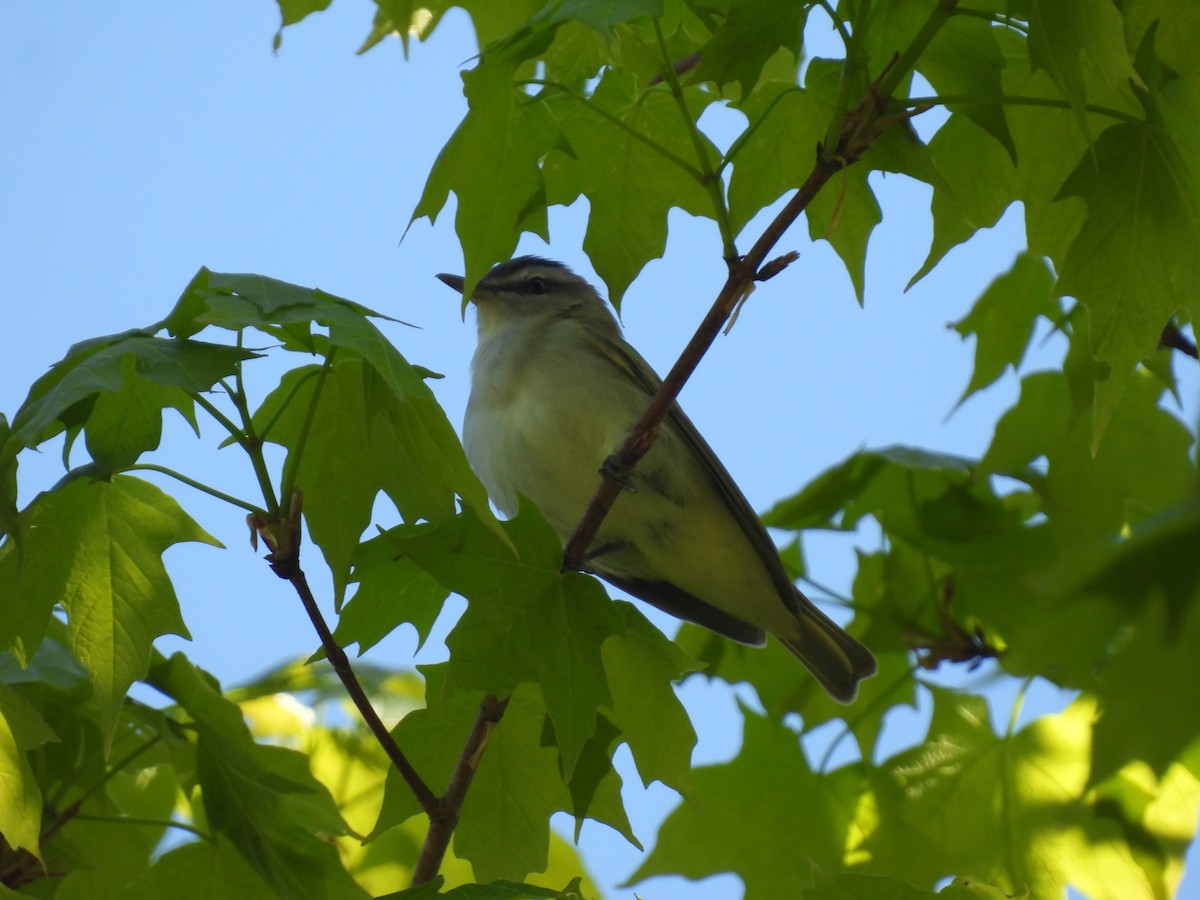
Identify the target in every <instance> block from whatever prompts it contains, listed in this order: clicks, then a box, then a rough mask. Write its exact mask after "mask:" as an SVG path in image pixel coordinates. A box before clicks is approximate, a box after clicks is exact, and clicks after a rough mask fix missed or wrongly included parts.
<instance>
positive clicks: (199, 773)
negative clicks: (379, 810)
mask: <svg viewBox="0 0 1200 900" xmlns="http://www.w3.org/2000/svg"><path fill="white" fill-rule="evenodd" d="M157 686H159V687H160V689H162V690H164V691H166V692H167V693H168V694H169V695H170V696H172V697H174V698H175V700H176V701H178V703H179V704H180V705H181V706H182V707H183V708H184V709H185V710H186V711H187V712H188V714H189V715H191V717H192V718H193V719H194V720H195V725H196V729H197V732H198V738H197V742H196V777H197V780H198V783H199V785H200V787H201V789H202V791H203V794H204V809H205V811H206V813H207V815H208V820H209V823H210V824H211V825H212V827H213V828H214V829H216V830H218V831H220V832H221V833H223V834H225V835H226V836H227V837H228V838H229V839H230V840H231V841H232V842H233V844H234V846H236V847H237V849H238V851H239V852H240V853H241V854H242V856H244V857H245V858H246V860H247V861H248V862H249V863H250V864H251V866H253V867H254V870H255V871H256V872H257V873H258V875H259V876H260V877H261V878H262V879H263V880H264V881H265V882H266V883H267V884H269V885H271V887H272V888H273V889H274V890H275V891H277V892H278V893H279V894H280V896H282V897H285V898H302V900H308V898H314V900H318V898H319V900H323V898H327V897H338V898H341V897H346V898H350V897H365V894H364V893H363V891H362V890H361V889H360V888H358V887H357V886H355V885H354V882H353V881H352V880H351V879H350V876H349V875H347V874H346V872H345V870H344V869H343V868H342V866H341V863H340V861H339V860H338V856H337V851H336V848H335V847H334V846H332V845H331V844H330V843H329V842H328V841H327V839H326V838H327V836H328V835H330V834H345V833H346V832H347V827H346V824H345V822H344V821H343V820H342V817H341V814H340V813H339V812H338V809H337V805H336V804H335V803H334V801H333V798H332V797H331V796H330V795H329V791H328V790H327V789H326V788H325V786H324V785H322V784H321V783H320V782H318V781H317V780H316V779H314V778H313V776H312V773H311V772H310V771H309V768H308V757H307V756H305V755H304V754H302V753H299V752H297V751H295V750H290V749H287V748H285V747H274V746H266V745H262V744H256V743H255V742H254V740H253V739H252V738H251V736H250V731H249V729H248V728H247V727H246V725H245V722H244V721H243V720H242V714H241V710H239V709H238V707H237V706H236V705H235V704H233V703H231V702H230V701H229V700H227V699H225V698H224V697H223V696H222V695H221V693H220V691H219V689H218V687H217V686H216V685H215V684H214V683H212V682H211V681H210V680H208V679H206V678H205V673H203V672H201V671H200V670H198V669H196V668H195V667H194V666H192V665H191V663H189V662H188V661H187V660H186V659H184V658H183V656H182V655H180V654H175V655H174V656H173V657H172V658H171V660H170V661H169V662H168V663H166V664H165V665H164V666H163V667H162V669H161V670H160V671H159V672H158V673H157Z"/></svg>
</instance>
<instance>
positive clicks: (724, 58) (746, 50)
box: [689, 0, 809, 97]
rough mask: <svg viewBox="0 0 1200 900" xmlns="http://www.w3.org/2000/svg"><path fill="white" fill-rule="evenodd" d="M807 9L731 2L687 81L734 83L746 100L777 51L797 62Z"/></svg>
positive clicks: (790, 0) (796, 2)
mask: <svg viewBox="0 0 1200 900" xmlns="http://www.w3.org/2000/svg"><path fill="white" fill-rule="evenodd" d="M808 10H809V6H808V5H807V4H805V3H803V2H801V0H784V2H779V0H733V2H731V3H730V4H729V9H728V12H727V13H726V15H725V18H724V20H723V21H722V22H721V24H720V26H719V27H718V28H717V30H716V32H715V33H714V34H713V36H712V39H711V40H709V42H708V43H707V44H705V45H704V47H703V48H702V49H701V51H700V64H699V65H698V66H696V69H695V71H694V73H693V74H692V76H691V78H690V79H689V80H690V81H692V82H702V81H713V82H716V84H717V85H718V86H719V87H724V86H725V85H727V84H732V83H733V82H737V83H738V86H739V88H740V89H741V94H742V96H743V97H745V96H746V95H748V94H749V93H750V92H751V91H752V90H753V89H754V86H755V84H756V83H757V82H758V79H759V76H760V75H761V73H762V69H763V66H764V65H765V64H766V62H767V60H768V59H770V58H771V57H772V56H773V55H774V54H775V53H776V52H777V51H779V50H786V51H788V52H789V53H790V54H791V55H792V57H793V59H795V60H796V62H797V64H798V63H799V60H800V56H801V54H800V47H801V42H802V38H803V34H804V23H805V21H806V19H807V18H808Z"/></svg>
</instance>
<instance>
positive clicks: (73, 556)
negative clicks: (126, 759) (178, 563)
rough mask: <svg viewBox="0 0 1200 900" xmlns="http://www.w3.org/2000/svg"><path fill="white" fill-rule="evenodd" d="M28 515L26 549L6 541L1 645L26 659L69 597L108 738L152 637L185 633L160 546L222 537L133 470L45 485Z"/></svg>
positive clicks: (0, 559) (1, 566) (1, 563)
mask: <svg viewBox="0 0 1200 900" xmlns="http://www.w3.org/2000/svg"><path fill="white" fill-rule="evenodd" d="M27 515H28V516H29V520H28V521H29V527H28V530H27V532H26V536H25V546H24V554H23V556H22V555H20V554H17V553H16V552H14V550H13V547H12V545H11V544H9V545H6V546H5V547H4V548H3V549H2V550H0V645H2V646H5V647H9V648H11V649H13V650H14V651H15V652H16V653H17V655H18V657H20V658H21V659H22V661H27V660H28V659H29V658H30V657H31V656H32V654H33V652H34V651H35V650H36V649H37V647H38V644H40V643H41V640H42V637H43V636H44V635H45V633H46V627H47V624H48V622H49V619H50V616H51V612H52V610H53V609H54V606H55V604H62V606H63V607H64V608H65V609H66V612H67V620H68V623H69V632H68V633H69V636H70V647H71V651H72V652H73V653H74V654H75V656H76V657H77V658H78V659H79V661H80V662H81V663H83V665H84V667H85V668H86V669H87V670H88V673H89V674H90V675H91V678H92V685H93V689H94V690H95V692H96V699H97V701H98V702H99V704H100V721H101V725H102V728H103V730H104V732H105V734H106V735H107V736H108V737H110V738H111V735H112V732H113V729H114V728H115V727H116V721H117V716H118V713H119V711H120V707H121V702H122V700H123V698H124V696H125V692H126V691H127V690H128V689H129V686H130V685H131V684H132V683H133V682H134V681H136V680H137V679H139V678H141V677H142V676H143V675H144V674H145V672H146V670H147V666H148V665H149V659H150V645H151V644H152V643H153V642H154V640H155V638H157V637H158V636H159V635H162V634H178V635H182V636H184V637H186V636H187V628H186V627H185V626H184V624H183V619H182V618H181V617H180V614H179V602H178V600H177V599H176V597H175V590H174V588H173V587H172V586H171V580H170V577H169V576H168V575H167V571H166V569H165V568H164V566H163V562H162V554H163V552H164V551H165V550H166V549H167V548H168V547H170V546H172V545H173V544H177V543H180V542H181V541H199V542H203V543H206V544H212V545H214V546H220V544H219V543H218V541H217V540H216V539H215V538H213V537H211V536H210V535H208V534H207V533H206V532H205V531H204V530H203V529H201V528H200V526H199V525H197V524H196V523H195V522H194V521H193V520H192V519H191V518H190V517H189V516H188V515H187V514H186V513H185V512H184V511H183V510H182V509H181V508H180V507H179V505H178V504H177V503H176V502H175V501H174V500H173V499H172V498H171V497H169V496H168V495H167V494H164V493H163V492H162V491H161V490H159V489H158V488H157V487H155V486H154V485H152V484H149V483H147V482H145V481H141V480H139V479H136V478H131V477H128V476H117V477H115V478H114V479H113V480H112V481H111V482H108V483H106V482H94V483H88V482H86V481H84V480H77V481H73V482H71V483H70V484H68V485H66V486H65V487H64V488H62V489H60V490H57V491H53V492H51V493H46V494H42V495H40V496H39V497H38V499H37V500H35V501H34V503H33V504H32V505H31V507H30V509H29V510H28V511H27Z"/></svg>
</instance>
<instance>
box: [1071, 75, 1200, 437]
mask: <svg viewBox="0 0 1200 900" xmlns="http://www.w3.org/2000/svg"><path fill="white" fill-rule="evenodd" d="M1152 99H1153V102H1154V110H1153V111H1154V112H1155V113H1156V114H1157V115H1155V116H1154V118H1155V120H1156V121H1154V122H1153V123H1152V124H1148V125H1133V124H1119V125H1113V126H1111V127H1110V128H1107V129H1105V130H1104V132H1102V133H1101V134H1100V136H1099V138H1098V139H1097V140H1096V143H1095V145H1094V150H1093V155H1092V156H1091V157H1085V158H1084V159H1083V160H1081V161H1080V164H1079V166H1078V167H1077V168H1076V170H1075V171H1074V172H1073V173H1072V175H1071V177H1070V178H1068V179H1067V181H1066V183H1065V184H1063V186H1062V190H1061V192H1060V196H1063V197H1081V198H1083V199H1084V200H1085V201H1086V202H1087V207H1088V215H1087V219H1086V220H1085V222H1084V224H1083V227H1082V228H1081V229H1080V231H1079V234H1078V235H1077V236H1076V238H1075V240H1074V242H1073V243H1072V244H1071V248H1070V250H1069V251H1068V252H1067V258H1066V262H1065V264H1064V265H1063V268H1062V273H1061V276H1060V283H1059V288H1058V290H1059V292H1060V293H1062V294H1066V295H1070V296H1073V297H1076V298H1078V299H1079V300H1081V301H1082V302H1083V303H1084V304H1086V305H1087V307H1088V310H1089V312H1090V313H1091V318H1092V323H1091V327H1092V341H1093V351H1094V353H1095V356H1096V359H1097V360H1098V361H1099V362H1100V363H1102V364H1104V365H1105V366H1106V367H1107V370H1108V375H1107V377H1106V378H1102V379H1101V380H1100V382H1099V383H1098V384H1097V386H1096V415H1095V418H1094V420H1093V425H1092V429H1093V437H1092V448H1093V450H1095V449H1096V447H1098V446H1099V443H1100V440H1101V438H1102V437H1103V435H1104V433H1105V431H1106V429H1107V427H1108V425H1109V422H1110V421H1111V418H1112V415H1113V410H1114V409H1115V408H1116V406H1117V403H1118V401H1119V400H1120V398H1121V395H1122V393H1123V392H1124V389H1125V386H1126V383H1127V381H1128V376H1129V372H1130V370H1132V368H1133V367H1134V365H1135V364H1136V363H1137V362H1138V361H1139V360H1141V359H1143V358H1144V357H1147V356H1150V355H1151V354H1152V353H1154V351H1155V350H1156V349H1157V347H1158V340H1159V337H1160V336H1161V334H1162V330H1163V327H1164V326H1165V325H1166V324H1167V322H1168V320H1170V318H1171V316H1172V315H1174V314H1175V313H1176V312H1177V311H1178V310H1181V309H1189V310H1192V311H1193V315H1195V314H1196V313H1197V312H1200V308H1198V307H1197V305H1196V297H1197V296H1198V294H1200V258H1198V257H1197V255H1196V254H1195V253H1194V252H1193V251H1194V249H1195V247H1196V246H1198V245H1200V125H1198V124H1197V123H1198V122H1200V80H1192V81H1188V82H1184V81H1174V82H1171V83H1170V84H1167V85H1165V86H1164V87H1163V89H1162V90H1161V91H1159V92H1158V93H1157V94H1155V95H1154V97H1153V98H1152Z"/></svg>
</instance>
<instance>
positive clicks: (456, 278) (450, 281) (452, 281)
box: [437, 272, 463, 294]
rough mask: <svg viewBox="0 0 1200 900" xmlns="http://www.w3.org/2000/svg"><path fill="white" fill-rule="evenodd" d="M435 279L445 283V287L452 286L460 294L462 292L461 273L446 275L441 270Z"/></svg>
mask: <svg viewBox="0 0 1200 900" xmlns="http://www.w3.org/2000/svg"><path fill="white" fill-rule="evenodd" d="M437 280H438V281H440V282H441V283H442V284H444V285H446V287H451V288H454V290H456V291H458V292H459V293H460V294H461V293H462V289H463V277H462V276H461V275H447V274H446V273H445V272H442V273H441V274H439V275H438V276H437Z"/></svg>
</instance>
